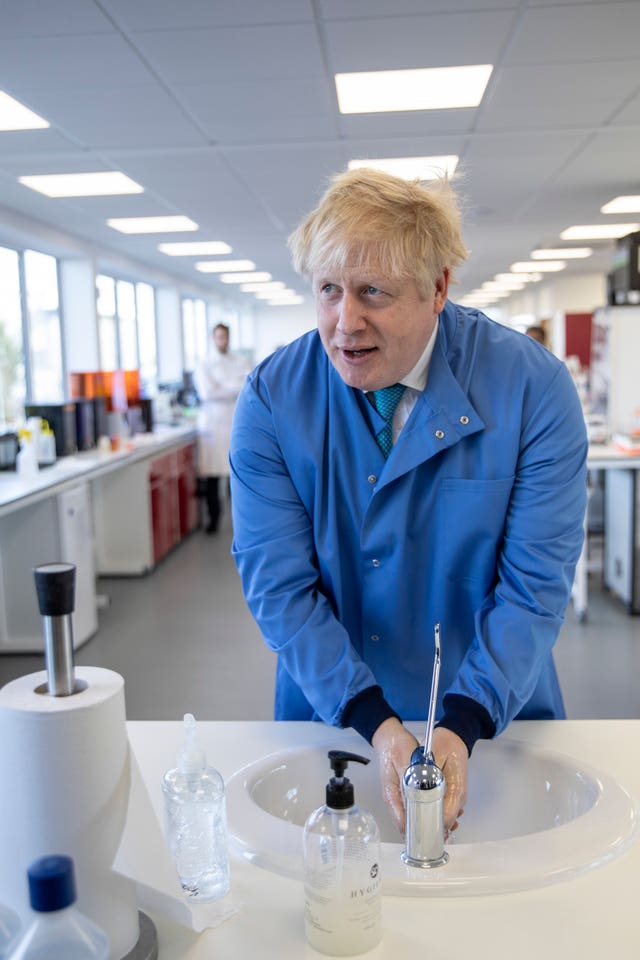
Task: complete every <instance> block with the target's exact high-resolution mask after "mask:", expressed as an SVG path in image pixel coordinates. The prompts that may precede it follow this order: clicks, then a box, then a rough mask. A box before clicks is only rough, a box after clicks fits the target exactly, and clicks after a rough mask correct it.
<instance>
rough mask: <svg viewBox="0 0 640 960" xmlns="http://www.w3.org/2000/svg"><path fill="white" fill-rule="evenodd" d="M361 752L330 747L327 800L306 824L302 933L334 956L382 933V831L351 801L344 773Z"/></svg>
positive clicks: (366, 946) (371, 942)
mask: <svg viewBox="0 0 640 960" xmlns="http://www.w3.org/2000/svg"><path fill="white" fill-rule="evenodd" d="M351 760H355V761H356V762H358V763H369V761H368V760H366V759H365V758H364V757H360V756H358V755H357V754H353V753H343V752H342V751H341V750H330V751H329V761H330V763H331V768H332V770H333V771H334V773H335V776H333V777H332V778H331V780H330V781H329V783H328V784H327V794H326V805H325V806H323V807H319V808H318V809H317V810H315V811H314V812H313V813H312V814H311V816H310V817H309V819H308V820H307V822H306V824H305V827H304V838H303V857H304V892H305V933H306V937H307V940H308V942H309V943H310V944H311V946H312V947H314V948H315V949H316V950H319V951H320V953H328V954H332V955H333V956H337V957H347V956H352V955H353V954H356V953H364V952H365V951H366V950H370V949H371V948H372V947H375V946H376V944H377V943H379V942H380V938H381V935H382V929H381V913H382V877H381V874H380V831H379V830H378V826H377V824H376V822H375V820H374V818H373V816H372V815H371V814H370V813H369V812H368V811H366V810H362V809H360V808H359V807H357V806H356V805H355V803H354V793H353V785H352V784H351V782H350V780H348V779H347V777H345V776H344V771H345V768H346V766H347V764H348V763H349V761H351Z"/></svg>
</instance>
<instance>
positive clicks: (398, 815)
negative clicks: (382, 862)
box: [371, 717, 418, 836]
mask: <svg viewBox="0 0 640 960" xmlns="http://www.w3.org/2000/svg"><path fill="white" fill-rule="evenodd" d="M371 743H372V745H373V748H374V750H375V751H376V753H377V755H378V763H379V766H380V782H381V786H382V798H383V800H384V802H385V803H386V804H387V805H388V807H389V808H390V810H391V815H392V817H393V819H394V821H395V823H396V825H397V827H398V830H399V831H400V833H401V835H402V836H404V831H405V822H406V818H405V809H404V798H403V796H402V778H403V776H404V772H405V770H406V769H407V767H408V766H409V764H410V762H411V754H412V753H413V751H414V750H415V748H416V747H417V745H418V741H417V740H416V738H415V737H414V736H413V735H412V734H411V733H409V731H408V730H407V729H406V727H403V725H402V724H401V723H400V721H399V720H397V719H396V718H395V717H389V719H388V720H385V721H384V723H381V724H380V726H379V727H378V729H377V730H376V732H375V733H374V735H373V738H372V740H371Z"/></svg>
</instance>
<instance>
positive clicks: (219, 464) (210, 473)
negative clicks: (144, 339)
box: [195, 323, 249, 533]
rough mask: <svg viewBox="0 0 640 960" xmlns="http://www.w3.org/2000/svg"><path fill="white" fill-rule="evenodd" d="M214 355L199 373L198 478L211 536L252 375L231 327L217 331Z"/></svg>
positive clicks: (214, 337)
mask: <svg viewBox="0 0 640 960" xmlns="http://www.w3.org/2000/svg"><path fill="white" fill-rule="evenodd" d="M213 342H214V352H213V354H212V355H211V356H209V357H207V358H206V359H205V360H204V361H202V362H201V363H200V365H199V366H198V368H197V369H196V371H195V385H196V390H197V391H198V397H199V399H200V410H199V416H198V476H199V477H201V478H203V479H204V496H205V500H206V504H207V510H208V512H209V523H208V526H207V528H206V530H207V533H215V532H216V530H217V529H218V525H219V523H220V514H221V502H220V495H221V491H220V478H221V477H227V478H228V477H229V436H230V433H231V422H232V420H233V412H234V410H235V406H236V400H237V398H238V394H239V393H240V390H241V389H242V385H243V383H244V381H245V378H246V376H247V374H248V372H249V364H248V363H247V361H246V360H245V358H244V357H242V356H238V355H236V354H234V353H231V352H230V351H229V327H228V326H227V325H226V324H224V323H218V324H217V325H216V326H215V327H214V330H213Z"/></svg>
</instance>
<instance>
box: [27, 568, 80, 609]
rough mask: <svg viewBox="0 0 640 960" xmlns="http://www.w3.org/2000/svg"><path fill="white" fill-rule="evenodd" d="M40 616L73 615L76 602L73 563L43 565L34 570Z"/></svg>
mask: <svg viewBox="0 0 640 960" xmlns="http://www.w3.org/2000/svg"><path fill="white" fill-rule="evenodd" d="M33 576H34V578H35V581H36V593H37V595H38V606H39V608H40V615H41V616H43V617H64V616H66V615H67V614H69V613H73V611H74V609H75V600H76V568H75V566H74V564H73V563H61V562H60V563H43V564H41V565H40V566H38V567H34V568H33Z"/></svg>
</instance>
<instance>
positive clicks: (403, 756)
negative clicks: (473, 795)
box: [371, 717, 469, 836]
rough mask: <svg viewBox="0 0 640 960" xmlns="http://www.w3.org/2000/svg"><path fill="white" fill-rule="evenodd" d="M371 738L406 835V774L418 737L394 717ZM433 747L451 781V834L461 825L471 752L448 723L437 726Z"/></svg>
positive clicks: (388, 798) (447, 812)
mask: <svg viewBox="0 0 640 960" xmlns="http://www.w3.org/2000/svg"><path fill="white" fill-rule="evenodd" d="M371 742H372V744H373V748H374V750H375V751H376V753H377V755H378V763H379V765H380V781H381V785H382V797H383V799H384V801H385V803H386V804H388V806H389V808H390V810H391V815H392V817H393V819H394V821H395V823H396V825H397V827H398V830H399V831H400V833H401V835H402V836H404V831H405V824H406V818H405V808H404V798H403V796H402V778H403V776H404V772H405V770H406V769H407V767H408V766H409V764H410V763H411V754H412V753H413V751H414V750H415V748H416V747H417V745H418V741H417V740H416V738H415V737H414V736H413V735H412V734H410V733H409V731H408V730H407V729H406V727H403V725H402V724H401V723H400V721H399V720H396V718H395V717H390V718H389V719H388V720H385V721H384V723H381V724H380V726H379V727H378V729H377V730H376V732H375V733H374V735H373V739H372V741H371ZM432 747H433V755H434V759H435V762H436V763H437V764H438V766H439V767H440V769H441V770H442V772H443V773H444V776H445V780H446V784H447V792H446V796H445V800H444V828H445V833H446V835H447V836H448V835H449V833H451V832H452V831H453V830H456V829H457V827H458V819H459V817H461V816H462V814H463V812H464V805H465V803H466V801H467V768H468V762H469V755H468V753H467V748H466V746H465V744H464V742H463V741H462V740H461V739H460V737H459V736H458V735H457V734H456V733H453V732H452V731H451V730H447V729H446V728H445V727H437V728H436V729H435V730H434V731H433V744H432Z"/></svg>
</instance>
